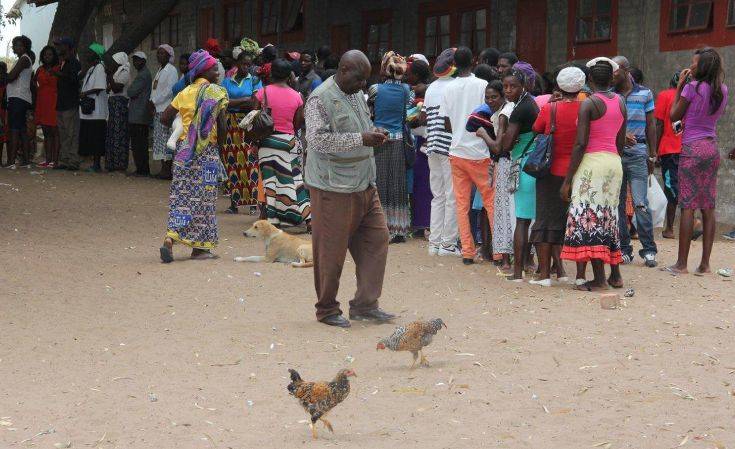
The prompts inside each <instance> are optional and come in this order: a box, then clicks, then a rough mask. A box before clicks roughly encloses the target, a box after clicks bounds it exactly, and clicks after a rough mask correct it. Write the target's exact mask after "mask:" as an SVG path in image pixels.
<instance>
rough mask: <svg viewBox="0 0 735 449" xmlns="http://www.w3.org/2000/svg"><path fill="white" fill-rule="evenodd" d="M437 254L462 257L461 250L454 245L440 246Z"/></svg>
mask: <svg viewBox="0 0 735 449" xmlns="http://www.w3.org/2000/svg"><path fill="white" fill-rule="evenodd" d="M437 254H438V255H440V256H454V257H462V251H460V250H459V248H457V247H456V246H455V245H451V246H442V247H441V248H439V251H438V253H437Z"/></svg>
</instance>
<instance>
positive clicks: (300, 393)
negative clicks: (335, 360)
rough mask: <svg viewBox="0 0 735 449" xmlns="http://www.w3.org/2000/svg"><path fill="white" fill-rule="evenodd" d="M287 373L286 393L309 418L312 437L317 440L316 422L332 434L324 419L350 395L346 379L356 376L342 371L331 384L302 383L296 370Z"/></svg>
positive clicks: (330, 425) (352, 372) (347, 371)
mask: <svg viewBox="0 0 735 449" xmlns="http://www.w3.org/2000/svg"><path fill="white" fill-rule="evenodd" d="M288 372H289V373H291V383H290V384H288V387H287V388H288V392H289V393H290V394H291V395H292V396H295V397H296V398H297V399H298V400H299V402H300V403H301V406H302V407H304V410H306V413H308V414H309V415H310V416H311V423H310V424H309V427H311V435H312V437H314V439H316V438H317V435H316V422H317V421H321V422H323V423H324V426H325V427H326V428H327V429H329V431H330V432H332V433H334V428H332V424H331V423H330V422H329V421H327V420H326V419H325V418H324V417H325V416H326V414H327V413H328V412H329V411H330V410H332V409H333V408H334V407H335V406H337V404H339V403H340V402H342V401H344V400H345V398H346V397H347V395H348V394H350V381H349V380H348V379H347V378H348V377H350V376H353V377H356V376H357V374H355V372H354V371H353V370H351V369H343V370H340V371H339V372H338V373H337V376H335V378H334V380H332V381H331V382H304V381H303V380H302V379H301V376H300V375H299V373H297V372H296V370H293V369H289V370H288Z"/></svg>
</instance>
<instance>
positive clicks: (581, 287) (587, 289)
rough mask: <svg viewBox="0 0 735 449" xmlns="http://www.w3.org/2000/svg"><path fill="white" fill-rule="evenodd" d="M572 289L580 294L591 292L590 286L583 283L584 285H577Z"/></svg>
mask: <svg viewBox="0 0 735 449" xmlns="http://www.w3.org/2000/svg"><path fill="white" fill-rule="evenodd" d="M572 288H573V289H574V290H578V291H580V292H587V293H589V292H591V291H592V287H590V285H589V283H588V282H585V283H584V284H577V285H575V286H574V287H572Z"/></svg>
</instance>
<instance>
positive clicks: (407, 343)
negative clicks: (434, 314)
mask: <svg viewBox="0 0 735 449" xmlns="http://www.w3.org/2000/svg"><path fill="white" fill-rule="evenodd" d="M442 326H444V327H447V325H446V324H444V321H442V320H441V318H434V319H433V320H429V321H414V322H413V323H409V324H407V325H405V326H399V327H397V328H396V330H395V331H393V335H391V336H390V337H387V338H383V339H381V340H380V341H379V342H378V347H377V348H376V349H386V348H387V349H390V350H391V351H409V352H411V354H413V363H412V364H411V369H413V368H414V367H415V366H416V359H417V358H418V357H419V354H420V355H421V362H420V364H421V365H423V366H429V361H428V360H426V357H424V354H423V352H422V351H421V350H422V349H423V348H424V347H426V346H429V344H431V340H432V339H433V338H434V335H436V333H437V332H439V329H441V328H442Z"/></svg>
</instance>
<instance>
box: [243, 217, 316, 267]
mask: <svg viewBox="0 0 735 449" xmlns="http://www.w3.org/2000/svg"><path fill="white" fill-rule="evenodd" d="M243 234H245V236H246V237H257V238H261V239H263V240H265V256H248V257H235V262H269V263H272V262H284V263H290V264H291V266H292V267H295V268H306V267H313V266H314V257H313V255H312V252H311V242H309V241H306V240H301V239H300V238H298V237H296V236H293V235H291V234H287V233H285V232H283V231H282V230H280V229H278V228H277V227H275V226H273V225H272V224H270V223H268V220H258V221H256V222H255V223H253V225H252V226H251V227H250V229H248V230H247V231H245V232H244V233H243Z"/></svg>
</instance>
